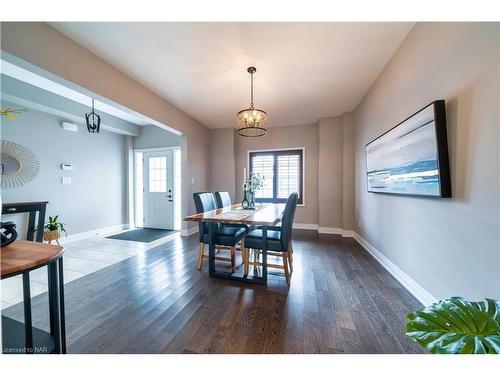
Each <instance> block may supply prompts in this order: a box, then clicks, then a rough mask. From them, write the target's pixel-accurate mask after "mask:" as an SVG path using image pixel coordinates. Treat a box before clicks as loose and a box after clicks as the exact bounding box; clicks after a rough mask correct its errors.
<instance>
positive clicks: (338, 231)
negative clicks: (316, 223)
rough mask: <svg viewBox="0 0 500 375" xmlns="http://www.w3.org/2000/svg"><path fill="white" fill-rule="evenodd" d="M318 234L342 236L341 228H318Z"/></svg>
mask: <svg viewBox="0 0 500 375" xmlns="http://www.w3.org/2000/svg"><path fill="white" fill-rule="evenodd" d="M318 233H325V234H342V228H334V227H318Z"/></svg>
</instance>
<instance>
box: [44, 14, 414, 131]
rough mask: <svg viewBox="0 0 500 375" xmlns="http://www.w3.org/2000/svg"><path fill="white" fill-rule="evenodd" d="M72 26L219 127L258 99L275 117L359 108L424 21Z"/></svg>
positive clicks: (89, 43)
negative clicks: (252, 89) (251, 77)
mask: <svg viewBox="0 0 500 375" xmlns="http://www.w3.org/2000/svg"><path fill="white" fill-rule="evenodd" d="M50 25H51V26H52V27H54V28H56V29H57V30H59V31H61V32H62V33H64V34H66V35H67V36H69V37H70V38H71V39H73V40H75V41H76V42H78V43H80V44H81V45H82V46H84V47H85V48H87V49H88V50H90V51H92V52H93V53H95V54H96V55H98V56H100V57H101V58H103V59H104V60H106V61H108V62H109V63H110V64H112V65H114V66H115V67H117V68H118V69H120V70H122V71H123V72H124V73H126V74H127V75H129V76H131V77H133V78H134V79H135V80H137V81H139V82H141V83H142V84H144V85H145V86H147V87H148V88H150V89H151V90H152V91H154V92H156V93H157V94H159V95H160V96H162V97H163V98H165V99H166V100H168V101H169V102H171V103H172V104H174V105H176V106H177V107H179V108H180V109H182V110H183V111H185V112H186V113H188V114H190V115H191V116H193V117H194V118H196V119H197V120H198V121H200V122H201V123H203V124H204V125H206V126H208V127H210V128H222V127H231V126H234V123H235V118H236V113H237V112H238V111H239V110H241V109H243V108H246V107H248V105H249V101H250V98H249V96H250V94H249V90H250V88H249V87H250V80H249V74H248V73H247V72H246V68H247V67H248V66H250V65H253V66H255V67H257V73H256V74H255V106H256V107H258V108H261V109H263V110H265V111H266V112H267V113H268V114H269V124H270V126H283V125H296V124H306V123H312V122H316V121H317V120H318V119H319V118H323V117H329V116H337V115H341V114H342V113H344V112H347V111H352V110H354V109H355V108H356V107H357V105H358V104H359V102H360V100H361V99H362V97H363V96H364V95H365V93H366V92H367V91H368V89H369V88H370V87H371V85H372V84H373V82H374V81H375V79H376V78H377V77H378V76H379V74H380V73H381V71H382V70H383V68H384V66H385V65H386V64H387V62H388V61H389V60H390V58H391V57H392V56H393V54H394V52H395V51H396V50H397V48H398V47H399V45H400V44H401V42H402V41H403V40H404V38H405V37H406V35H407V34H408V32H409V31H410V29H411V28H412V27H413V25H414V23H406V22H405V23H397V22H391V23H339V22H336V23H255V22H254V23H167V22H160V23H135V22H126V23H113V22H104V23H94V22H56V23H51V24H50Z"/></svg>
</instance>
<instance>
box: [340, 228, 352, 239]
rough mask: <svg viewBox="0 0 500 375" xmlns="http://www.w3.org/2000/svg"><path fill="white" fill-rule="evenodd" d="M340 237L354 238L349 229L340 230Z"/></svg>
mask: <svg viewBox="0 0 500 375" xmlns="http://www.w3.org/2000/svg"><path fill="white" fill-rule="evenodd" d="M342 237H354V231H353V230H350V229H342Z"/></svg>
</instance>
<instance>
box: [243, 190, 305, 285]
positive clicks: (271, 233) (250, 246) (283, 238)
mask: <svg viewBox="0 0 500 375" xmlns="http://www.w3.org/2000/svg"><path fill="white" fill-rule="evenodd" d="M298 198H299V196H298V194H297V193H292V194H290V196H289V197H288V199H287V201H286V205H285V210H284V211H283V218H282V220H281V227H279V230H277V229H278V228H275V227H273V228H272V229H268V230H267V244H266V248H267V254H268V255H272V256H278V257H281V258H282V260H283V265H280V264H272V263H268V264H267V266H268V267H271V268H279V269H283V271H284V272H285V278H286V283H287V284H288V285H290V274H291V272H293V265H292V264H293V255H292V252H293V250H292V225H293V218H294V216H295V209H296V208H297V201H298ZM262 245H263V239H262V229H256V230H254V231H253V232H251V233H250V234H249V235H248V236H246V237H245V243H244V248H243V261H244V275H245V276H247V275H248V270H249V267H250V265H253V266H254V267H259V266H261V265H262V263H260V261H259V256H260V254H261V253H262V247H263V246H262ZM251 250H253V255H254V259H253V261H252V262H251V261H250V251H251Z"/></svg>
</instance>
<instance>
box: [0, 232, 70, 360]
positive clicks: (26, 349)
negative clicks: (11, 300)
mask: <svg viewBox="0 0 500 375" xmlns="http://www.w3.org/2000/svg"><path fill="white" fill-rule="evenodd" d="M0 251H1V260H0V263H1V278H2V279H7V278H9V277H13V276H17V275H22V277H23V300H24V302H23V303H24V324H23V323H21V322H18V321H17V320H14V319H11V318H8V317H5V316H2V346H3V347H2V351H3V353H4V354H10V353H62V354H64V353H66V325H65V316H64V278H63V253H64V249H63V247H61V246H55V245H47V244H43V243H39V242H33V241H23V240H18V241H15V242H14V243H12V244H10V245H8V246H6V247H2V248H1V250H0ZM44 266H47V270H48V282H49V288H48V289H49V290H48V292H49V293H48V294H49V316H50V333H49V332H45V331H43V330H41V329H38V328H33V325H32V319H31V294H30V276H29V273H30V271H33V270H35V269H37V268H40V267H44Z"/></svg>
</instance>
